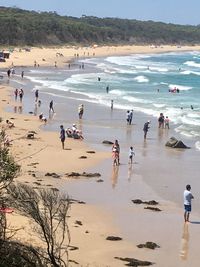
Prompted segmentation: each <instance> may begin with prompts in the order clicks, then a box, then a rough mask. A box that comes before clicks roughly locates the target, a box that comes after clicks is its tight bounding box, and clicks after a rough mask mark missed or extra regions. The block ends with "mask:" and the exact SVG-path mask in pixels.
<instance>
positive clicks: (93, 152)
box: [86, 150, 96, 154]
mask: <svg viewBox="0 0 200 267" xmlns="http://www.w3.org/2000/svg"><path fill="white" fill-rule="evenodd" d="M86 153H89V154H95V153H96V152H95V151H92V150H90V151H86Z"/></svg>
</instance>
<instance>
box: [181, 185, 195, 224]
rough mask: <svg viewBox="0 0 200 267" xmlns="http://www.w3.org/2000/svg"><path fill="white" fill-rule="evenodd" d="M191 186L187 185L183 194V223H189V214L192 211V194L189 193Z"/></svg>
mask: <svg viewBox="0 0 200 267" xmlns="http://www.w3.org/2000/svg"><path fill="white" fill-rule="evenodd" d="M190 190H191V186H190V185H189V184H187V185H186V189H185V190H184V192H183V199H184V209H185V212H184V220H185V222H189V216H190V212H191V210H192V199H193V198H194V197H193V195H192V193H191V192H190Z"/></svg>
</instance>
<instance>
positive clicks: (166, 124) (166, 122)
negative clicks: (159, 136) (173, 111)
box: [165, 116, 169, 129]
mask: <svg viewBox="0 0 200 267" xmlns="http://www.w3.org/2000/svg"><path fill="white" fill-rule="evenodd" d="M166 128H167V129H169V118H168V116H166V118H165V129H166Z"/></svg>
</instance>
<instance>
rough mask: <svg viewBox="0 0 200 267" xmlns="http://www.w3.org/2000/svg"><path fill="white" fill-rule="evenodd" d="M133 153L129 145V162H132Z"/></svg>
mask: <svg viewBox="0 0 200 267" xmlns="http://www.w3.org/2000/svg"><path fill="white" fill-rule="evenodd" d="M133 155H134V156H135V152H134V150H133V147H132V146H131V147H130V149H129V164H133Z"/></svg>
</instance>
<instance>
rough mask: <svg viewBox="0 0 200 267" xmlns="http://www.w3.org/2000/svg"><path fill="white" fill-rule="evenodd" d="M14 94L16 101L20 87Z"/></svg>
mask: <svg viewBox="0 0 200 267" xmlns="http://www.w3.org/2000/svg"><path fill="white" fill-rule="evenodd" d="M14 95H15V101H17V96H18V89H17V88H16V89H15V91H14Z"/></svg>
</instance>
